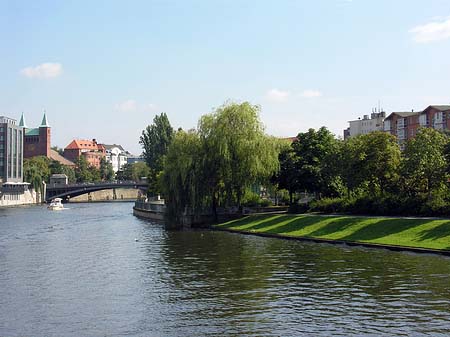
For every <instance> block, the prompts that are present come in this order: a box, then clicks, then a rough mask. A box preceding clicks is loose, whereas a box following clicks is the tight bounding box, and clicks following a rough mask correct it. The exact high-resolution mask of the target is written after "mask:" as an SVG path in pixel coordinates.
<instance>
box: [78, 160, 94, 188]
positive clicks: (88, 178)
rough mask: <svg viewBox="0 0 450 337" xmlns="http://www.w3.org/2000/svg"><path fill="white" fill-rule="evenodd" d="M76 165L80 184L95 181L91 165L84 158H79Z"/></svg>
mask: <svg viewBox="0 0 450 337" xmlns="http://www.w3.org/2000/svg"><path fill="white" fill-rule="evenodd" d="M75 165H76V168H75V178H76V181H77V182H78V183H85V182H92V181H93V177H92V173H91V170H90V169H89V163H88V161H87V160H86V158H85V157H84V156H79V157H78V159H77V160H75Z"/></svg>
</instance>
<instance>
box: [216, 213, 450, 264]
mask: <svg viewBox="0 0 450 337" xmlns="http://www.w3.org/2000/svg"><path fill="white" fill-rule="evenodd" d="M214 228H215V229H220V230H227V231H233V232H239V233H244V234H255V235H261V236H270V237H281V238H290V239H303V240H313V241H320V242H330V243H349V244H360V245H364V246H369V247H381V248H389V249H395V250H411V251H417V252H435V253H441V254H445V255H450V219H421V218H389V217H379V218H378V217H358V216H339V215H333V216H326V215H305V214H301V215H291V214H283V215H254V216H247V217H244V218H241V219H238V220H233V221H229V222H225V223H222V224H219V225H216V226H214Z"/></svg>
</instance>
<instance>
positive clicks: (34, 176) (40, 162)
mask: <svg viewBox="0 0 450 337" xmlns="http://www.w3.org/2000/svg"><path fill="white" fill-rule="evenodd" d="M49 164H50V160H49V159H48V158H47V157H44V156H36V157H32V158H26V159H25V160H24V161H23V177H24V180H25V181H26V182H29V183H30V184H31V185H32V186H33V188H34V189H35V190H36V191H39V192H41V189H42V182H44V181H47V182H48V179H49V176H50V169H49Z"/></svg>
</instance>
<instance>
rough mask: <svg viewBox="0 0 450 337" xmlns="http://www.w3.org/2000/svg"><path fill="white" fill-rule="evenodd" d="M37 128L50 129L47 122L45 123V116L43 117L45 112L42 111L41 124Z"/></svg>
mask: <svg viewBox="0 0 450 337" xmlns="http://www.w3.org/2000/svg"><path fill="white" fill-rule="evenodd" d="M39 127H40V128H49V127H50V125H48V122H47V116H46V115H45V110H44V117H42V122H41V125H40V126H39Z"/></svg>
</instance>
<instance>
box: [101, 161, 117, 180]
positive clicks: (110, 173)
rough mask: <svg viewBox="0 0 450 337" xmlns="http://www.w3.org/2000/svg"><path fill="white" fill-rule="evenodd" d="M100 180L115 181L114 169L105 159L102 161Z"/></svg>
mask: <svg viewBox="0 0 450 337" xmlns="http://www.w3.org/2000/svg"><path fill="white" fill-rule="evenodd" d="M100 178H101V180H103V181H111V180H113V179H114V169H113V167H112V164H111V163H109V162H107V161H106V159H105V158H104V157H102V159H100Z"/></svg>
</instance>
